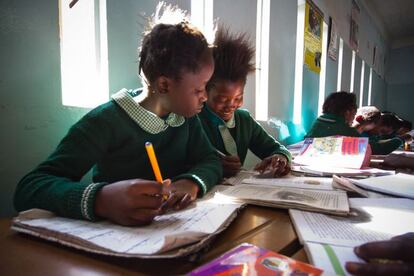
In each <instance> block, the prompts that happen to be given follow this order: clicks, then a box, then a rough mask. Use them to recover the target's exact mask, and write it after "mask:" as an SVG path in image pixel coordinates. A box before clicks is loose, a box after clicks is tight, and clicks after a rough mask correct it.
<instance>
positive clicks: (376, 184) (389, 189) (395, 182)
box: [348, 173, 414, 199]
mask: <svg viewBox="0 0 414 276" xmlns="http://www.w3.org/2000/svg"><path fill="white" fill-rule="evenodd" d="M348 180H349V181H350V182H352V183H353V184H355V185H356V186H358V187H360V188H362V189H366V190H369V191H375V192H380V193H385V194H389V195H393V196H398V197H406V198H411V199H414V175H411V174H405V173H397V174H395V175H388V176H379V177H371V178H367V179H358V180H357V179H348Z"/></svg>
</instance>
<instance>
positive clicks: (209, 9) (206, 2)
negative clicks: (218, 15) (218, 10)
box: [191, 0, 214, 43]
mask: <svg viewBox="0 0 414 276" xmlns="http://www.w3.org/2000/svg"><path fill="white" fill-rule="evenodd" d="M191 23H192V24H194V25H195V26H196V27H197V28H199V29H200V30H201V31H202V32H203V34H204V36H205V37H206V39H207V41H208V42H209V43H212V42H213V41H214V19H213V0H191Z"/></svg>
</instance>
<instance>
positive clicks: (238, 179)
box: [223, 170, 259, 185]
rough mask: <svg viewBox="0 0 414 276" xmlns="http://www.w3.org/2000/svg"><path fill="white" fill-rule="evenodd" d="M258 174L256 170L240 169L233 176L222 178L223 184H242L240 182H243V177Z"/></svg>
mask: <svg viewBox="0 0 414 276" xmlns="http://www.w3.org/2000/svg"><path fill="white" fill-rule="evenodd" d="M258 174H259V173H258V172H256V171H246V170H241V171H240V172H239V173H238V174H236V175H235V176H233V177H229V178H227V179H224V181H223V184H227V185H240V184H242V182H243V180H244V179H246V178H250V177H253V176H255V175H258Z"/></svg>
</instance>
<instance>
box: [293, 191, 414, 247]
mask: <svg viewBox="0 0 414 276" xmlns="http://www.w3.org/2000/svg"><path fill="white" fill-rule="evenodd" d="M349 201H350V205H351V215H350V216H349V217H338V216H330V215H324V214H318V213H312V212H306V211H298V210H289V213H290V215H291V218H292V221H293V224H294V226H295V229H296V232H297V233H298V236H299V239H300V241H301V242H302V243H303V242H316V243H327V244H332V245H339V246H348V247H354V246H357V245H360V244H363V243H365V242H369V241H376V240H386V239H389V238H391V237H393V236H395V235H401V234H404V233H407V232H413V231H414V200H410V199H403V198H381V199H379V198H351V199H350V200H349Z"/></svg>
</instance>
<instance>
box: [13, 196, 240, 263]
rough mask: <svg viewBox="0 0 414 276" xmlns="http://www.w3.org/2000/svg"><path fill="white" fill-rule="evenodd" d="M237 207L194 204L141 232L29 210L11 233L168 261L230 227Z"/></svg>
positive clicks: (201, 244) (102, 222)
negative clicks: (15, 232)
mask: <svg viewBox="0 0 414 276" xmlns="http://www.w3.org/2000/svg"><path fill="white" fill-rule="evenodd" d="M241 206H242V205H241V204H238V203H217V202H215V201H214V199H211V198H210V199H208V200H200V201H197V202H196V203H195V204H193V205H192V206H190V207H188V208H187V209H185V210H181V211H177V212H173V213H167V214H165V215H162V216H159V217H156V218H155V220H154V221H153V222H152V223H151V224H150V225H148V226H144V227H125V226H120V225H115V224H112V223H110V222H108V221H101V222H89V221H84V220H75V219H70V218H63V217H58V216H55V215H54V214H53V213H51V212H48V211H44V210H39V209H32V210H29V211H26V212H23V213H20V214H19V216H18V217H17V218H15V219H14V220H13V224H12V229H13V230H15V231H18V232H23V233H26V234H30V235H33V236H37V237H40V238H43V239H47V240H50V241H54V242H58V243H60V244H63V245H67V246H70V247H75V248H78V249H81V250H85V251H89V252H94V253H99V254H104V255H112V256H121V257H139V258H174V257H179V256H186V255H189V254H191V253H194V252H196V251H198V250H200V249H201V248H203V247H204V246H205V245H206V244H207V243H208V242H209V241H211V240H212V238H213V237H214V236H215V235H216V234H218V233H220V232H221V231H223V230H224V229H225V228H226V227H227V226H228V225H229V224H230V222H231V221H232V220H233V219H234V218H235V217H236V215H237V210H238V209H239V208H240V207H241Z"/></svg>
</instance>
